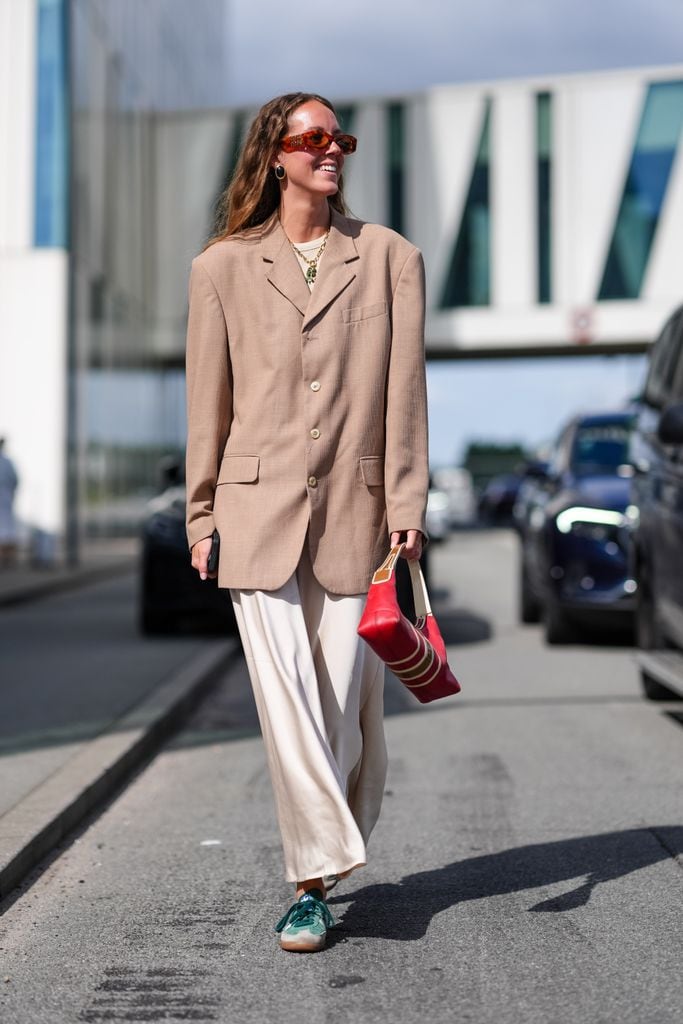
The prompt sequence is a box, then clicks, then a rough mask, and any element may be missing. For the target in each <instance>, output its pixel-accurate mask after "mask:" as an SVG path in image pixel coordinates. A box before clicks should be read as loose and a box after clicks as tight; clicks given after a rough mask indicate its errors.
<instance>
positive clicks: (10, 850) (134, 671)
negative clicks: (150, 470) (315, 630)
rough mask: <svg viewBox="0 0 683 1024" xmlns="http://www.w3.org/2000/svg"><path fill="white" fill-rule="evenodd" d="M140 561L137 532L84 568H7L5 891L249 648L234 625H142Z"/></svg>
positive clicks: (2, 629)
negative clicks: (146, 631) (167, 634)
mask: <svg viewBox="0 0 683 1024" xmlns="http://www.w3.org/2000/svg"><path fill="white" fill-rule="evenodd" d="M135 566H136V558H135V550H134V548H133V547H132V546H131V545H130V542H128V549H127V550H125V548H124V547H123V546H121V545H118V546H115V547H112V546H110V547H109V550H108V551H102V550H100V551H99V552H97V551H93V552H91V553H89V557H88V559H87V560H84V564H83V565H82V566H80V567H78V568H77V569H55V570H30V569H26V570H16V571H15V570H12V571H5V572H3V573H2V574H0V606H3V607H0V650H1V651H2V655H1V656H0V657H1V668H0V673H1V674H0V695H1V699H2V703H3V716H2V718H1V719H0V899H2V898H4V897H5V896H6V895H7V894H8V893H9V892H10V891H11V890H12V889H13V888H14V887H15V886H16V885H18V884H19V883H20V882H21V881H22V880H23V879H24V878H25V877H26V875H27V874H28V873H29V871H30V870H31V869H32V868H33V867H34V866H35V865H36V864H37V863H38V862H39V861H40V860H41V859H42V858H43V857H44V856H45V855H46V854H48V853H49V852H50V851H51V850H52V849H53V848H54V847H55V845H56V844H58V843H59V842H60V841H61V840H62V839H63V838H64V837H65V836H66V835H67V834H68V833H69V832H70V831H71V830H72V829H73V828H74V827H75V826H76V825H78V823H79V822H80V821H82V820H83V818H84V817H85V816H86V815H87V814H88V813H89V812H90V811H92V810H93V808H95V807H96V806H97V805H99V804H101V803H102V801H104V800H106V799H107V798H108V797H110V796H111V795H112V794H113V793H114V792H115V791H116V789H117V788H118V787H119V786H120V785H121V784H122V783H123V782H124V781H125V780H126V778H127V777H128V776H129V775H130V774H131V772H133V771H134V770H135V769H136V768H137V767H139V766H140V765H141V764H142V763H143V762H144V761H145V760H146V759H147V758H149V757H150V756H151V755H152V754H153V753H154V752H155V751H156V749H158V746H159V744H160V743H161V742H163V740H164V739H165V738H166V737H167V736H168V735H169V733H170V732H172V731H173V730H174V729H175V728H177V727H178V725H179V724H181V723H182V721H183V720H184V718H185V716H186V715H187V714H188V713H189V711H191V710H192V709H193V708H194V707H195V705H196V704H197V703H198V701H199V700H200V699H201V697H202V696H203V695H204V694H205V693H206V692H207V690H208V688H209V687H210V686H211V685H212V684H213V683H214V682H215V680H216V679H218V678H219V677H220V674H221V672H222V671H223V670H224V669H225V667H226V666H227V665H228V664H229V662H230V660H231V659H232V657H233V656H234V655H235V653H236V652H237V651H238V650H239V644H238V642H237V641H236V640H235V639H234V638H233V637H227V636H226V638H225V639H223V638H219V639H206V638H197V637H173V638H171V639H157V638H153V639H149V638H144V637H142V636H140V635H139V634H138V632H137V627H136V601H135V588H136V574H135ZM38 598H42V600H37V599H38ZM29 602H30V603H29Z"/></svg>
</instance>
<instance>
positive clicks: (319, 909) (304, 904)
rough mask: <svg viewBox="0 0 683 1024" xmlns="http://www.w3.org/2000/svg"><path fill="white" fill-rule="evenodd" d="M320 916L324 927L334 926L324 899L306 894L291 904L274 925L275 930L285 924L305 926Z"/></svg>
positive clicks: (313, 922)
mask: <svg viewBox="0 0 683 1024" xmlns="http://www.w3.org/2000/svg"><path fill="white" fill-rule="evenodd" d="M318 917H322V919H323V922H324V924H325V927H326V928H333V927H334V918H333V917H332V914H331V913H330V909H329V907H328V906H327V903H325V901H324V900H322V899H318V897H317V896H310V895H308V894H307V895H306V897H305V898H303V897H302V898H300V899H299V900H297V902H296V903H294V904H292V906H291V907H290V908H289V910H288V911H287V913H286V914H285V915H284V917H281V918H280V920H279V921H278V923H277V924H276V925H275V931H276V932H281V931H282V930H283V928H286V927H287V925H289V924H292V925H299V926H302V927H305V926H306V925H312V924H315V923H316V919H317V918H318Z"/></svg>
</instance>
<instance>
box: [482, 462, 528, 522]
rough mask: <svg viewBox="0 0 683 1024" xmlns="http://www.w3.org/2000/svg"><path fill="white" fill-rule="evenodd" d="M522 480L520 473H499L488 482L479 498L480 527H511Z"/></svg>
mask: <svg viewBox="0 0 683 1024" xmlns="http://www.w3.org/2000/svg"><path fill="white" fill-rule="evenodd" d="M522 479H523V478H522V476H521V474H520V473H501V474H500V475H499V476H494V477H493V479H492V480H489V482H488V483H487V484H486V486H485V487H484V489H483V491H482V492H481V494H480V496H479V505H478V517H479V522H480V523H482V525H484V526H511V525H512V522H513V517H512V510H513V508H514V506H515V502H516V500H517V495H518V493H519V488H520V486H521V483H522Z"/></svg>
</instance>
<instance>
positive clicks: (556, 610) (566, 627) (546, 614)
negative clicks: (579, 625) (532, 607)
mask: <svg viewBox="0 0 683 1024" xmlns="http://www.w3.org/2000/svg"><path fill="white" fill-rule="evenodd" d="M543 622H544V625H545V642H546V643H547V644H570V643H571V642H572V641H573V640H575V639H576V628H575V626H574V623H573V622H572V621H571V620H570V619H569V618H568V616H567V613H566V612H565V611H564V609H563V608H562V607H561V605H560V603H559V602H558V601H557V600H555V599H554V598H551V599H550V600H549V601H548V603H547V604H546V606H545V608H544V609H543Z"/></svg>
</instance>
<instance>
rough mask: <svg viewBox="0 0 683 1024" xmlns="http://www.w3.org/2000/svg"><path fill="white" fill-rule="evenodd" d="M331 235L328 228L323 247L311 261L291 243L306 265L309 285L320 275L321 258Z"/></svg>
mask: <svg viewBox="0 0 683 1024" xmlns="http://www.w3.org/2000/svg"><path fill="white" fill-rule="evenodd" d="M329 233H330V229H329V228H328V229H327V231H326V232H325V237H324V238H323V242H322V245H321V246H320V248H319V249H318V251H317V253H316V254H315V256H314V257H313V259H311V260H309V258H308V256H306V255H305V253H303V252H302V251H301V249H297V247H296V246H295V245H294V242H292V241H290V243H289V244H290V245H291V247H292V249H293V250H294V252H295V253H296V254H297V256H300V257H301V259H302V260H303V261H304V263H305V264H306V280H307V281H308V282H309V284H312V283H313V281H315V279H316V276H317V274H318V263H319V261H320V257H321V256H322V254H323V253H324V252H325V246H326V245H327V236H328V235H329Z"/></svg>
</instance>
